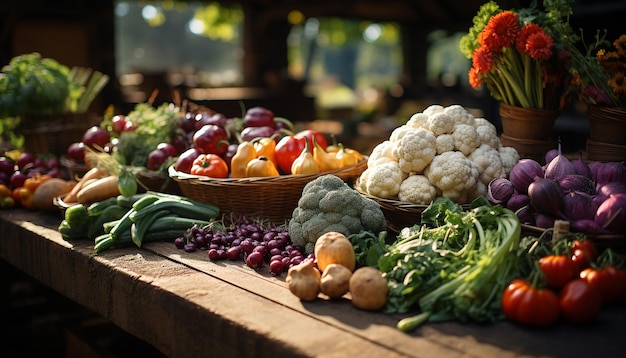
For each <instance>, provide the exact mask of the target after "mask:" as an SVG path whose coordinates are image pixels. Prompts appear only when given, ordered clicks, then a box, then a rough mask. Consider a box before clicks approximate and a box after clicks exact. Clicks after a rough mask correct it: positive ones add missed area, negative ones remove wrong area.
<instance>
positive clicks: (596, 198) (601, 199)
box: [593, 193, 609, 208]
mask: <svg viewBox="0 0 626 358" xmlns="http://www.w3.org/2000/svg"><path fill="white" fill-rule="evenodd" d="M608 198H609V196H608V195H603V194H600V193H598V194H596V195H594V196H593V204H594V205H595V206H596V208H599V207H600V205H601V204H602V203H603V202H604V201H605V200H606V199H608Z"/></svg>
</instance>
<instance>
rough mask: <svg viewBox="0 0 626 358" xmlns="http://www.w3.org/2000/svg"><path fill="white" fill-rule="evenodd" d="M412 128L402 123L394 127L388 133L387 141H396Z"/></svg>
mask: <svg viewBox="0 0 626 358" xmlns="http://www.w3.org/2000/svg"><path fill="white" fill-rule="evenodd" d="M413 129H414V128H412V127H410V126H408V125H406V124H403V125H401V126H399V127H397V128H396V129H394V130H393V131H392V132H391V134H390V135H389V141H390V142H392V143H398V142H399V141H400V140H401V139H402V137H404V136H405V135H406V134H407V133H408V132H409V131H412V130H413Z"/></svg>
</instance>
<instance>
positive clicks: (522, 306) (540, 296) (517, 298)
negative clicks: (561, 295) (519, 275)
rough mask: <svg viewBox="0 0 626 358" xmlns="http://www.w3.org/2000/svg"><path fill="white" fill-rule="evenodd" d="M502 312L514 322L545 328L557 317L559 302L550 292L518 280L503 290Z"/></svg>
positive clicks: (528, 282)
mask: <svg viewBox="0 0 626 358" xmlns="http://www.w3.org/2000/svg"><path fill="white" fill-rule="evenodd" d="M502 310H503V311H504V314H505V315H506V316H507V317H508V318H509V319H511V320H513V321H515V322H518V323H521V324H524V325H529V326H537V327H547V326H550V325H551V324H553V323H554V322H556V320H557V319H558V317H559V300H558V298H557V296H556V294H555V293H554V292H553V291H552V290H550V289H547V288H536V287H533V286H532V285H531V283H530V281H527V280H522V279H518V280H513V281H512V282H511V283H510V284H509V285H508V286H507V288H506V289H505V290H504V293H503V294H502Z"/></svg>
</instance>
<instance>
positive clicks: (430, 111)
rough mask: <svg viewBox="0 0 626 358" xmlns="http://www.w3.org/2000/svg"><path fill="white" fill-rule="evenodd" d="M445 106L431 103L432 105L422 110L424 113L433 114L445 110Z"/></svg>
mask: <svg viewBox="0 0 626 358" xmlns="http://www.w3.org/2000/svg"><path fill="white" fill-rule="evenodd" d="M444 109H445V108H444V107H443V106H441V105H438V104H431V105H430V106H428V107H427V108H426V109H425V110H423V111H422V113H424V114H425V115H427V116H430V115H432V114H435V113H440V112H443V111H444Z"/></svg>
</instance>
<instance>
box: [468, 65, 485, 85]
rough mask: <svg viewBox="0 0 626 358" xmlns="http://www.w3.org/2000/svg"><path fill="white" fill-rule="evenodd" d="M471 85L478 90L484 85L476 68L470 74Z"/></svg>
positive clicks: (471, 69)
mask: <svg viewBox="0 0 626 358" xmlns="http://www.w3.org/2000/svg"><path fill="white" fill-rule="evenodd" d="M468 77H469V78H468V79H469V84H470V86H472V88H478V87H480V86H481V85H482V84H483V81H482V79H481V78H480V72H479V71H478V69H477V68H476V67H472V68H470V70H469V73H468Z"/></svg>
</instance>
